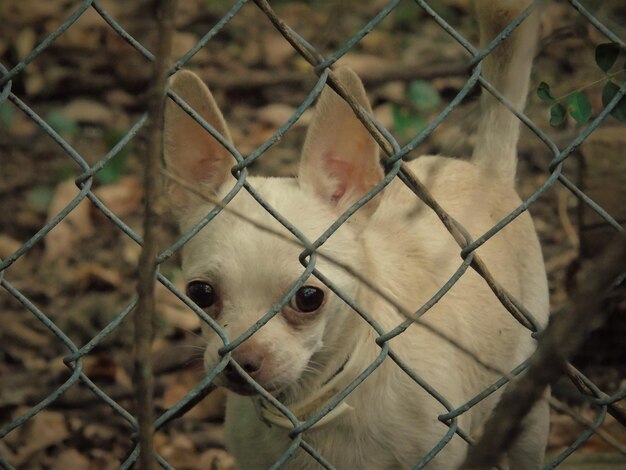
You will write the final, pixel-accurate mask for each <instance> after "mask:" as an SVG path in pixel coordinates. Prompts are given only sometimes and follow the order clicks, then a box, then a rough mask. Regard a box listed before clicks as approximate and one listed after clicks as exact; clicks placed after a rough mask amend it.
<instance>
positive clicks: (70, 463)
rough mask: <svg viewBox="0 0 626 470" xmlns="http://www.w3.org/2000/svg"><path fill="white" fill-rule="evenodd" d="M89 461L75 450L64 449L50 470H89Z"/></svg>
mask: <svg viewBox="0 0 626 470" xmlns="http://www.w3.org/2000/svg"><path fill="white" fill-rule="evenodd" d="M90 468H92V467H91V463H90V462H89V459H88V458H87V457H85V456H84V455H82V454H81V453H80V452H78V451H77V450H75V449H66V450H64V451H63V452H61V453H60V454H59V455H58V456H57V457H56V458H55V459H54V465H53V466H52V469H51V470H68V469H71V470H89V469H90Z"/></svg>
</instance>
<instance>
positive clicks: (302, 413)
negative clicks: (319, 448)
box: [257, 342, 363, 429]
mask: <svg viewBox="0 0 626 470" xmlns="http://www.w3.org/2000/svg"><path fill="white" fill-rule="evenodd" d="M362 345H363V342H361V343H360V344H359V345H357V347H356V348H355V350H354V351H353V352H352V354H350V355H349V356H348V357H347V358H346V360H345V361H344V362H343V363H342V364H341V366H340V367H339V368H338V369H337V370H336V371H335V372H334V373H333V374H332V375H331V376H330V378H329V379H328V380H326V381H325V382H324V383H322V386H321V387H320V388H319V389H318V390H316V391H315V392H314V393H312V394H311V395H309V396H308V397H306V398H304V399H303V400H301V401H299V402H296V403H293V404H291V405H285V406H287V408H289V410H291V412H292V413H293V414H294V415H295V416H296V417H297V418H298V419H299V420H300V421H305V420H306V417H307V416H309V415H310V414H311V413H313V412H315V411H318V410H319V409H321V408H322V407H323V406H324V405H326V404H327V403H328V402H329V401H330V400H331V399H332V398H333V397H334V396H336V395H337V394H338V393H339V392H341V391H342V390H343V389H344V388H345V387H346V385H347V384H346V377H348V378H351V379H354V377H356V376H357V375H358V374H359V371H358V370H357V364H358V362H359V356H360V354H359V353H361V346H362ZM257 405H258V410H259V414H260V416H261V418H262V419H263V420H265V421H266V422H267V423H270V424H275V425H276V426H280V427H281V428H285V429H293V423H292V422H291V421H290V420H289V419H287V417H285V415H284V414H283V413H281V411H280V410H279V409H278V408H276V407H275V406H274V405H272V404H271V403H270V402H268V401H267V400H265V399H263V398H259V399H258V400H257ZM352 411H354V407H352V406H350V405H349V404H348V403H346V401H345V400H343V401H342V402H341V403H339V404H338V405H337V406H335V407H334V408H333V409H332V410H330V411H329V412H328V413H327V414H326V415H325V416H324V417H323V418H322V419H320V420H318V421H317V422H316V423H315V424H313V426H311V427H310V428H308V429H317V428H320V427H322V426H324V425H326V424H328V423H330V422H331V421H334V420H335V419H337V418H338V417H340V416H342V415H344V414H345V413H347V412H352Z"/></svg>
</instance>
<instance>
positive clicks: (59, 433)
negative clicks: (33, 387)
mask: <svg viewBox="0 0 626 470" xmlns="http://www.w3.org/2000/svg"><path fill="white" fill-rule="evenodd" d="M21 437H22V442H25V445H24V446H23V447H21V448H20V449H19V450H18V452H17V455H16V457H15V460H14V461H13V463H14V464H16V466H20V465H22V464H25V463H27V462H28V460H29V458H30V457H31V456H32V455H33V454H35V453H36V452H38V451H40V450H43V449H46V448H48V447H50V446H52V445H55V444H58V443H60V442H62V441H63V440H65V439H66V438H67V437H69V430H68V428H67V424H66V422H65V417H64V416H63V414H62V413H57V412H55V411H48V410H44V411H41V412H40V413H38V414H36V415H35V416H33V417H32V418H31V419H30V420H29V421H28V422H27V424H26V425H24V426H22V428H21Z"/></svg>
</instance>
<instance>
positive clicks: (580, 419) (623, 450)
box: [550, 397, 626, 455]
mask: <svg viewBox="0 0 626 470" xmlns="http://www.w3.org/2000/svg"><path fill="white" fill-rule="evenodd" d="M550 406H551V407H552V408H554V409H555V410H557V411H558V412H560V413H563V414H566V415H568V416H569V417H570V418H572V419H573V420H574V421H576V422H577V423H578V424H579V425H581V426H582V427H584V428H587V429H590V430H592V431H593V432H594V433H596V434H597V435H598V437H599V438H600V439H602V440H603V441H604V442H606V443H607V444H608V445H610V446H611V447H613V448H614V449H615V450H617V451H618V452H619V453H620V454H622V455H626V445H624V444H622V443H621V442H620V441H619V440H618V439H617V438H616V437H615V436H613V435H612V434H610V433H608V432H607V431H605V430H604V429H601V428H600V429H596V425H595V424H594V423H593V422H592V421H591V420H589V419H587V418H585V417H584V416H582V415H581V414H580V413H576V412H575V411H574V410H572V409H571V408H570V407H569V406H567V405H566V404H565V403H563V402H561V401H559V400H557V399H556V398H554V397H551V398H550Z"/></svg>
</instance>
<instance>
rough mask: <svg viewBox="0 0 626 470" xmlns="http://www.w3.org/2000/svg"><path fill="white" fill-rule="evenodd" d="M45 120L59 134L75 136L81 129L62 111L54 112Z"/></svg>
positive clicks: (47, 115)
mask: <svg viewBox="0 0 626 470" xmlns="http://www.w3.org/2000/svg"><path fill="white" fill-rule="evenodd" d="M44 120H45V121H46V122H47V123H48V124H49V125H50V127H52V128H53V129H54V130H55V131H57V132H58V133H59V134H63V135H70V136H73V135H76V134H78V131H79V129H80V128H79V127H78V124H76V122H75V121H74V120H72V119H70V118H68V117H66V116H65V114H63V112H62V111H58V110H52V111H50V112H49V113H48V114H46V117H45V119H44Z"/></svg>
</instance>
